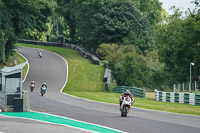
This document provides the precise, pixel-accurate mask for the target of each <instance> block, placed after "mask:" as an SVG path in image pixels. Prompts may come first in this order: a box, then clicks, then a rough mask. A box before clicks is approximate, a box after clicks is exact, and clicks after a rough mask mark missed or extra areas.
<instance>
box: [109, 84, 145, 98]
mask: <svg viewBox="0 0 200 133" xmlns="http://www.w3.org/2000/svg"><path fill="white" fill-rule="evenodd" d="M125 90H129V91H130V92H131V93H132V94H133V96H135V97H146V90H145V89H141V88H136V87H127V86H117V87H115V88H113V89H112V92H116V93H123V92H124V91H125Z"/></svg>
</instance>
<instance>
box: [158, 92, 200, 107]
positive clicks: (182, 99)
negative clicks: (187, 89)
mask: <svg viewBox="0 0 200 133" xmlns="http://www.w3.org/2000/svg"><path fill="white" fill-rule="evenodd" d="M155 100H157V101H163V102H173V103H184V104H191V105H199V106H200V94H195V93H183V92H163V91H157V90H155Z"/></svg>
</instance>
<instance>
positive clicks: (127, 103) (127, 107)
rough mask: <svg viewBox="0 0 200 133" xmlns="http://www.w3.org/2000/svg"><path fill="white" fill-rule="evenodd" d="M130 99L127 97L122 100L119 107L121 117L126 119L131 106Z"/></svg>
mask: <svg viewBox="0 0 200 133" xmlns="http://www.w3.org/2000/svg"><path fill="white" fill-rule="evenodd" d="M132 103H133V102H132V101H131V98H130V97H129V96H126V97H124V98H123V101H122V105H121V109H120V110H121V117H126V116H127V114H128V112H129V111H130V108H131V105H132Z"/></svg>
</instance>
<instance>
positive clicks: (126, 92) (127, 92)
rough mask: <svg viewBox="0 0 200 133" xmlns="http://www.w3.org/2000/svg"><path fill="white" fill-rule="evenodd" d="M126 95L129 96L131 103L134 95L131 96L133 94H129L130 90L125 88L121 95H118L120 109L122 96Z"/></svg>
mask: <svg viewBox="0 0 200 133" xmlns="http://www.w3.org/2000/svg"><path fill="white" fill-rule="evenodd" d="M126 96H129V97H130V98H131V103H132V104H133V102H134V97H133V95H132V94H131V92H130V91H129V90H126V91H125V92H123V93H122V95H121V96H120V98H119V103H120V107H119V108H120V109H121V105H122V101H123V99H124V97H126Z"/></svg>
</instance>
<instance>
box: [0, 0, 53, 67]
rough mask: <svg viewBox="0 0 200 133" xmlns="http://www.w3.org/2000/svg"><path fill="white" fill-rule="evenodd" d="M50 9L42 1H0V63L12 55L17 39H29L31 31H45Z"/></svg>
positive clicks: (47, 4)
mask: <svg viewBox="0 0 200 133" xmlns="http://www.w3.org/2000/svg"><path fill="white" fill-rule="evenodd" d="M51 9H52V8H51V7H50V6H49V3H48V2H45V1H44V0H34V1H31V0H15V1H13V0H0V55H1V56H0V63H4V62H5V60H6V59H8V57H9V56H10V55H12V54H13V49H14V44H15V41H16V39H17V38H27V39H28V38H29V36H28V34H25V33H26V32H28V31H31V30H37V31H39V32H41V31H45V30H47V26H46V22H47V18H48V16H49V15H51V13H52V11H51Z"/></svg>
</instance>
